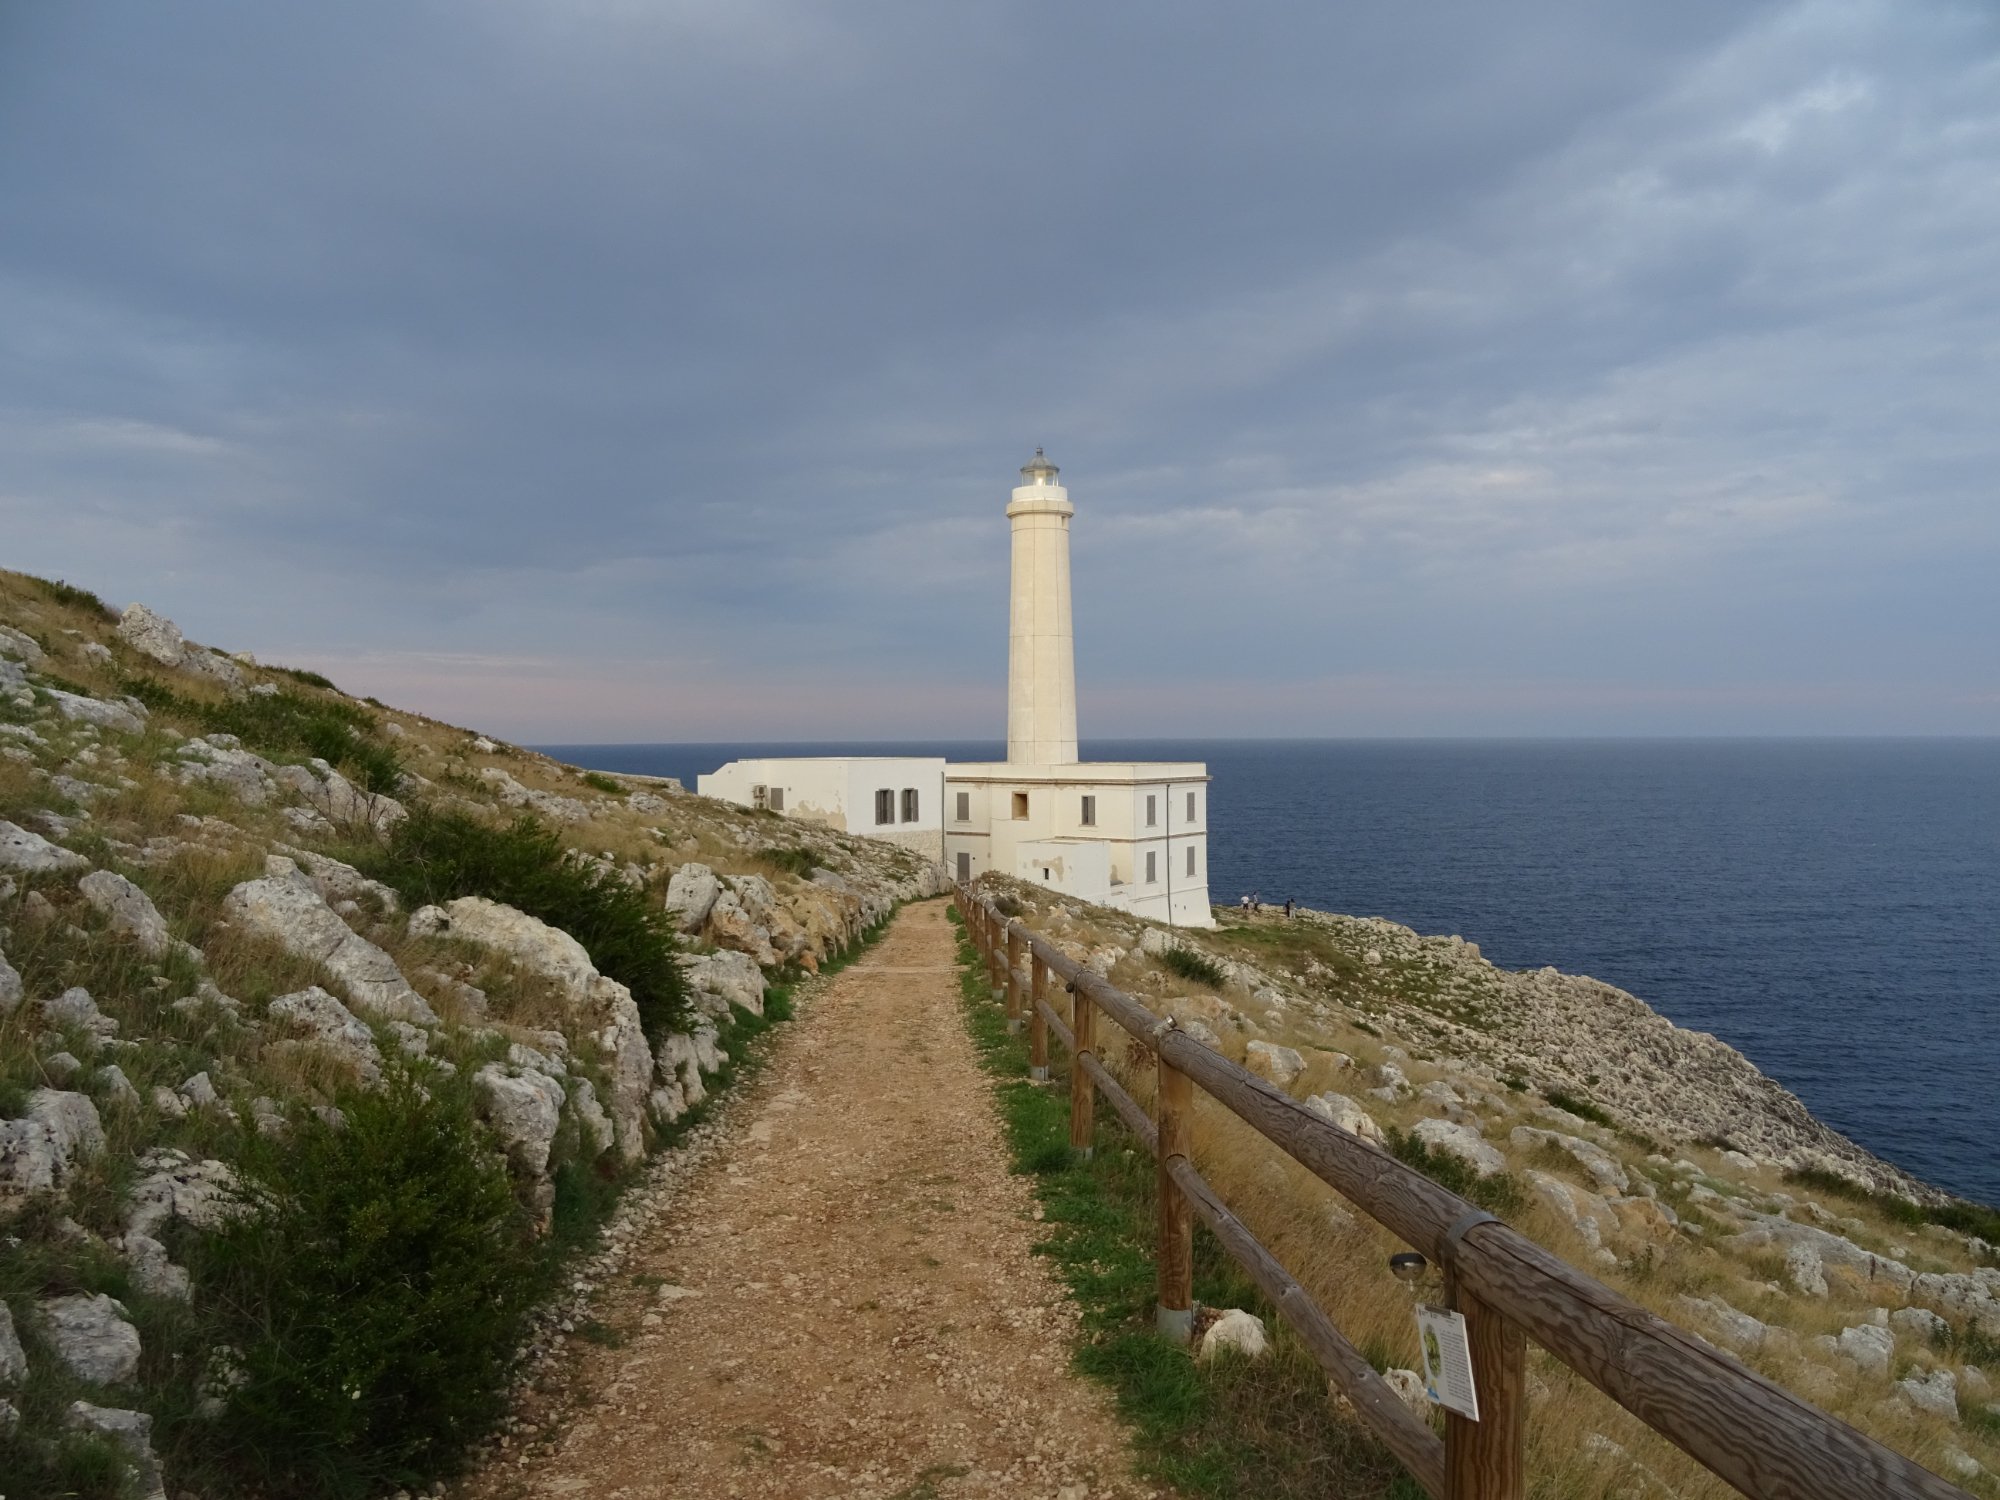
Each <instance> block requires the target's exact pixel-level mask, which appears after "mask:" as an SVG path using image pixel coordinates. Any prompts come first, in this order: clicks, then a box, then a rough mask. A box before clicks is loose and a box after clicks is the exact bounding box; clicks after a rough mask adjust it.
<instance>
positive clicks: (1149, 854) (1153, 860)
mask: <svg viewBox="0 0 2000 1500" xmlns="http://www.w3.org/2000/svg"><path fill="white" fill-rule="evenodd" d="M1148 800H1149V801H1150V800H1151V799H1150V798H1149V799H1148ZM1159 879H1160V856H1159V854H1158V853H1157V852H1156V851H1155V850H1152V849H1148V850H1147V851H1146V884H1147V885H1157V884H1158V883H1159Z"/></svg>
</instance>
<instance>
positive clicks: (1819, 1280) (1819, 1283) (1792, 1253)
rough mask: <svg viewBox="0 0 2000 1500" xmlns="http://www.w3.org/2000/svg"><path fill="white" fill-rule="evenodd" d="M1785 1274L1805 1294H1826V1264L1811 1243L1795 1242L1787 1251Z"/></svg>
mask: <svg viewBox="0 0 2000 1500" xmlns="http://www.w3.org/2000/svg"><path fill="white" fill-rule="evenodd" d="M1785 1276H1786V1277H1787V1279H1789V1280H1790V1282H1791V1283H1792V1287H1793V1289H1794V1290H1795V1291H1797V1292H1799V1293H1800V1294H1801V1295H1803V1296H1807V1297H1824V1296H1825V1295H1826V1266H1825V1263H1824V1262H1822V1261H1821V1260H1820V1258H1819V1251H1817V1250H1815V1249H1814V1248H1813V1247H1812V1246H1811V1245H1807V1244H1803V1243H1801V1244H1795V1245H1792V1246H1791V1247H1790V1248H1789V1249H1787V1250H1786V1251H1785Z"/></svg>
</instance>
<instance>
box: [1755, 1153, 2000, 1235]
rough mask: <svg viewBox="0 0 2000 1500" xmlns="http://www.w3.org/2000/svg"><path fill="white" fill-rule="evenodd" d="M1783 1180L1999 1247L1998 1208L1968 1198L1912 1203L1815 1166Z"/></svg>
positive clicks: (1899, 1220) (1911, 1222)
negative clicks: (1956, 1232) (1872, 1189)
mask: <svg viewBox="0 0 2000 1500" xmlns="http://www.w3.org/2000/svg"><path fill="white" fill-rule="evenodd" d="M1785 1181H1787V1182H1795V1183H1797V1184H1798V1185H1799V1186H1800V1187H1809V1188H1817V1189H1818V1190H1819V1191H1821V1192H1823V1193H1832V1194H1834V1195H1835V1196H1836V1197H1840V1198H1847V1199H1851V1200H1852V1201H1853V1202H1856V1203H1867V1204H1871V1205H1873V1206H1874V1207H1875V1208H1877V1209H1879V1210H1880V1211H1881V1212H1882V1213H1884V1214H1885V1215H1887V1216H1888V1217H1889V1218H1891V1219H1894V1220H1895V1221H1896V1222H1897V1223H1899V1224H1907V1225H1909V1226H1910V1227H1911V1228H1912V1229H1914V1228H1916V1227H1918V1226H1919V1225H1923V1224H1938V1225H1941V1226H1943V1227H1944V1228H1946V1229H1954V1230H1957V1231H1958V1233H1960V1234H1969V1235H1976V1236H1977V1237H1978V1238H1980V1239H1982V1240H1985V1241H1987V1242H1988V1243H1989V1244H2000V1209H1994V1208H1989V1207H1987V1206H1986V1205H1985V1204H1983V1203H1974V1202H1973V1201H1972V1200H1971V1199H1969V1198H1954V1199H1952V1200H1951V1201H1950V1202H1948V1203H1914V1202H1912V1201H1911V1200H1910V1199H1908V1198H1901V1197H1898V1196H1897V1195H1896V1194H1894V1193H1878V1192H1873V1191H1871V1190H1870V1189H1868V1188H1865V1187H1863V1186H1862V1185H1861V1184H1859V1183H1857V1182H1849V1181H1848V1180H1847V1179H1846V1178H1845V1177H1842V1176H1841V1175H1840V1174H1839V1173H1838V1172H1828V1171H1825V1170H1824V1169H1822V1168H1819V1167H1802V1168H1800V1169H1798V1170H1797V1171H1791V1172H1787V1173H1785Z"/></svg>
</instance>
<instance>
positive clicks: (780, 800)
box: [770, 786, 785, 812]
mask: <svg viewBox="0 0 2000 1500" xmlns="http://www.w3.org/2000/svg"><path fill="white" fill-rule="evenodd" d="M770 801H771V811H772V812H783V811H784V810H785V789H784V788H783V787H781V786H774V787H772V788H771V792H770Z"/></svg>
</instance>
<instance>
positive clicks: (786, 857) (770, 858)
mask: <svg viewBox="0 0 2000 1500" xmlns="http://www.w3.org/2000/svg"><path fill="white" fill-rule="evenodd" d="M757 858H759V859H761V860H762V861H764V863H765V864H767V865H772V866H774V867H776V868H777V869H780V870H784V871H786V872H788V873H789V874H793V875H796V876H798V877H799V879H801V880H805V879H807V878H809V877H810V876H811V875H812V872H813V871H814V870H817V869H818V868H819V861H818V860H817V859H815V858H813V855H812V851H811V850H809V849H776V848H772V849H759V850H758V851H757Z"/></svg>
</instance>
